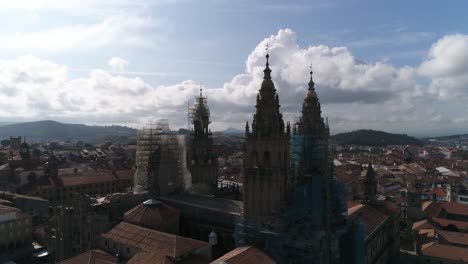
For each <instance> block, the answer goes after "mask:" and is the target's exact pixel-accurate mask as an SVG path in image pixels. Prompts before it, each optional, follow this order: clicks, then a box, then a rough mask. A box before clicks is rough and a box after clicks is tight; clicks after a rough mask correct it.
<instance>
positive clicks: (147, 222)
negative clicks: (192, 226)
mask: <svg viewBox="0 0 468 264" xmlns="http://www.w3.org/2000/svg"><path fill="white" fill-rule="evenodd" d="M179 215H180V212H179V210H177V209H175V208H173V207H171V206H169V205H167V204H165V203H163V202H161V201H158V200H156V199H149V200H146V201H145V202H143V203H141V204H139V205H138V206H136V207H134V208H132V209H130V210H128V211H127V212H126V213H125V214H124V216H123V221H125V222H127V223H131V224H134V225H138V226H142V227H146V228H151V229H154V230H158V231H163V232H167V233H176V232H177V231H178V226H179Z"/></svg>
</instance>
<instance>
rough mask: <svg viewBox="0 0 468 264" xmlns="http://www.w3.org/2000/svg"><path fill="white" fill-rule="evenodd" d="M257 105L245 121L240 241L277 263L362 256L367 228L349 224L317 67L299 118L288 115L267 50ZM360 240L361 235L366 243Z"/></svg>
mask: <svg viewBox="0 0 468 264" xmlns="http://www.w3.org/2000/svg"><path fill="white" fill-rule="evenodd" d="M263 72H264V77H263V82H262V85H261V88H260V90H259V92H258V95H257V101H256V105H255V107H256V112H255V114H254V115H253V121H252V124H251V126H249V123H246V131H245V136H246V141H245V153H246V158H245V163H244V164H245V168H244V212H243V215H242V219H241V220H240V221H239V223H238V225H237V227H236V232H235V235H234V236H235V240H236V244H237V245H238V246H245V245H255V246H256V247H258V248H260V249H262V250H263V251H264V252H266V253H267V254H268V255H269V256H271V257H273V259H275V260H276V261H277V262H278V263H344V260H343V259H342V254H343V252H345V251H346V254H347V256H356V257H355V258H354V259H353V257H350V258H347V260H346V263H359V257H362V254H359V253H357V254H350V252H349V251H352V252H356V251H357V249H353V247H357V245H359V243H354V244H352V243H350V244H348V243H347V242H348V241H352V239H353V238H356V235H359V234H358V233H359V232H360V231H361V232H362V229H360V228H358V227H357V228H353V227H352V225H349V224H348V223H347V204H346V199H345V190H344V187H343V186H342V184H341V183H339V182H338V180H337V179H336V178H335V177H334V175H333V164H332V162H331V160H330V159H329V155H328V137H329V127H328V122H327V121H326V120H324V118H322V117H321V109H320V102H319V99H318V96H317V93H316V91H315V87H314V85H315V84H314V81H313V79H312V74H313V73H312V71H311V72H310V80H309V83H308V91H307V94H306V96H305V98H304V101H303V104H302V113H301V117H300V119H299V120H298V121H297V122H296V123H294V124H292V127H291V124H289V123H287V124H286V125H285V122H284V120H283V116H282V113H281V111H280V102H279V95H278V93H277V90H276V88H275V85H274V83H273V81H272V78H271V72H272V71H271V69H270V67H269V55H268V54H267V55H266V66H265V69H264V71H263ZM361 244H362V242H361Z"/></svg>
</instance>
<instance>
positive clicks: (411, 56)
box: [0, 0, 468, 136]
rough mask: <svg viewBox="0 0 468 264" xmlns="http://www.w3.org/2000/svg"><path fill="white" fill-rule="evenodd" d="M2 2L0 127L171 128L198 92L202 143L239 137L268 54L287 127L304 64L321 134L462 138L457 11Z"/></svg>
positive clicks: (461, 13) (412, 5) (164, 0)
mask: <svg viewBox="0 0 468 264" xmlns="http://www.w3.org/2000/svg"><path fill="white" fill-rule="evenodd" d="M5 2H6V3H0V21H1V22H2V25H4V26H2V28H0V73H1V74H0V99H1V100H2V101H4V102H5V104H4V105H5V107H4V108H3V110H0V121H27V120H39V119H45V118H47V119H54V120H59V121H63V122H79V123H87V124H123V125H131V126H136V127H141V126H143V125H144V124H146V123H147V122H149V121H150V120H153V119H158V118H169V119H170V122H171V124H173V127H180V126H184V124H185V123H186V121H185V119H184V118H185V111H186V105H187V101H188V100H193V97H194V96H195V94H196V93H197V90H198V88H199V86H200V83H201V82H202V83H203V85H204V87H205V91H206V94H207V95H208V97H209V102H210V106H211V108H212V113H213V114H212V118H213V129H215V130H216V129H223V128H226V127H230V126H233V127H238V128H241V127H243V124H244V122H245V121H248V120H249V121H250V120H251V119H252V114H253V111H254V108H253V105H254V102H255V101H254V97H255V93H256V90H257V89H258V88H259V85H260V82H261V69H262V67H263V66H262V65H263V64H264V58H263V56H264V52H265V51H264V44H265V43H267V42H268V43H270V44H271V46H272V47H271V51H270V54H271V60H272V64H273V66H274V67H273V79H274V81H275V83H276V86H277V89H278V91H279V93H280V100H281V101H282V105H283V111H284V112H285V118H287V119H290V120H293V119H294V118H295V117H297V115H298V113H299V110H300V105H301V101H302V98H303V95H304V94H305V89H306V88H305V84H306V83H307V80H308V76H307V75H308V65H309V64H310V63H313V64H314V72H315V75H314V78H315V80H316V83H317V92H318V95H319V97H320V98H321V101H322V110H323V114H324V115H326V116H329V118H330V123H331V128H332V132H334V133H337V132H342V131H349V130H353V129H358V128H372V129H382V130H386V131H392V132H403V133H408V134H411V135H417V136H428V135H441V134H450V133H468V119H467V118H465V117H466V116H467V115H466V114H467V111H468V109H467V107H466V99H467V98H468V80H467V79H468V78H466V77H464V76H463V73H464V72H466V71H467V70H468V47H467V46H468V36H467V35H466V34H468V32H467V31H468V29H467V26H466V25H468V16H466V10H468V3H467V2H466V1H450V3H449V4H447V3H446V2H442V1H358V0H349V1H310V0H309V1H243V0H241V1H227V0H217V1H215V0H213V1H194V0H192V1H191V0H153V1H148V0H133V1H130V0H113V1H110V0H108V1H92V0H82V1H78V0H70V1H59V0H37V1H24V0H19V1H5ZM8 2H11V3H8ZM275 63H276V64H275ZM275 73H276V74H277V75H276V76H275Z"/></svg>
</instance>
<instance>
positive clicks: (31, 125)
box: [0, 120, 136, 140]
mask: <svg viewBox="0 0 468 264" xmlns="http://www.w3.org/2000/svg"><path fill="white" fill-rule="evenodd" d="M10 136H21V137H26V138H27V139H33V140H64V139H79V140H96V139H99V138H106V137H109V136H111V137H115V136H119V137H133V136H136V129H133V128H129V127H123V126H87V125H81V124H64V123H60V122H56V121H50V120H45V121H37V122H25V123H16V124H9V125H3V126H0V139H8V138H10Z"/></svg>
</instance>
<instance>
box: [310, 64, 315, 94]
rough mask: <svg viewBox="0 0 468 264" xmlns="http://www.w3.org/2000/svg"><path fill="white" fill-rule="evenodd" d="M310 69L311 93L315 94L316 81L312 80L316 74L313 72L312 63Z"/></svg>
mask: <svg viewBox="0 0 468 264" xmlns="http://www.w3.org/2000/svg"><path fill="white" fill-rule="evenodd" d="M309 68H310V81H309V91H310V92H315V87H314V86H315V83H314V80H313V79H312V75H313V74H314V72H313V71H312V63H311V64H310V66H309Z"/></svg>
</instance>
